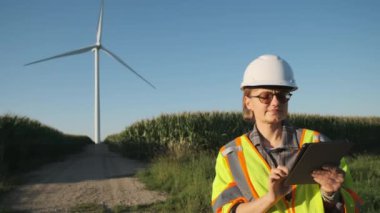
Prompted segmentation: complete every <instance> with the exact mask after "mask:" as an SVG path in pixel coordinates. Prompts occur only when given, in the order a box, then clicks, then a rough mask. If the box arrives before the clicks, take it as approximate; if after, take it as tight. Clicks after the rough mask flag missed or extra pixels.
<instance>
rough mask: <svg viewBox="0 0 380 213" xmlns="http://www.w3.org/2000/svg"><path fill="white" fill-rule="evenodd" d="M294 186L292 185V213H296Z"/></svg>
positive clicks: (295, 187)
mask: <svg viewBox="0 0 380 213" xmlns="http://www.w3.org/2000/svg"><path fill="white" fill-rule="evenodd" d="M296 189H297V186H296V185H292V211H293V212H296Z"/></svg>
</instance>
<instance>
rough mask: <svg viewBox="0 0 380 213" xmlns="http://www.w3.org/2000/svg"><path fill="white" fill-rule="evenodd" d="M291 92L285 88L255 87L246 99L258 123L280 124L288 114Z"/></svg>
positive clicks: (247, 105) (248, 107)
mask: <svg viewBox="0 0 380 213" xmlns="http://www.w3.org/2000/svg"><path fill="white" fill-rule="evenodd" d="M289 94H290V93H289V91H288V90H284V89H269V88H255V89H252V90H251V94H249V95H248V96H245V97H244V100H245V104H246V107H247V109H249V110H251V111H253V113H254V116H255V122H256V123H266V124H278V123H280V122H281V121H283V120H284V119H285V118H286V117H287V115H288V100H289V98H290V95H289Z"/></svg>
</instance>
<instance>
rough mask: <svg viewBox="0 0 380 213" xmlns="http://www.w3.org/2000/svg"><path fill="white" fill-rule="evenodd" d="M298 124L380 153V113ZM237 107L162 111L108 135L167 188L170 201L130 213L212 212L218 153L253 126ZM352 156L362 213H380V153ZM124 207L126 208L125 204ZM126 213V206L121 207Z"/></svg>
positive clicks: (311, 118)
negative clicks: (147, 164) (234, 109)
mask: <svg viewBox="0 0 380 213" xmlns="http://www.w3.org/2000/svg"><path fill="white" fill-rule="evenodd" d="M289 121H290V123H292V124H293V125H295V126H297V127H305V128H309V129H314V130H317V131H320V132H322V133H323V134H325V135H326V136H328V137H329V138H332V139H348V140H350V141H352V142H354V143H355V149H354V153H364V152H372V153H379V151H380V149H379V147H380V145H379V144H378V143H379V142H378V139H376V136H378V131H379V129H380V118H379V117H338V116H320V115H304V114H292V115H290V116H289ZM251 127H252V124H249V123H246V122H244V121H243V120H242V116H241V113H237V112H226V113H223V112H204V113H203V112H197V113H181V114H172V115H161V116H159V117H157V118H155V119H151V120H144V121H140V122H136V123H134V124H133V125H131V126H129V127H128V128H126V129H125V131H123V132H121V133H120V134H115V135H112V136H110V137H108V138H107V139H106V141H107V143H108V144H109V145H110V147H112V149H113V150H117V151H119V152H121V153H123V154H124V155H127V156H129V157H135V158H140V159H147V160H149V159H150V160H151V162H152V163H151V166H150V167H149V168H148V169H146V170H145V171H143V172H141V173H139V174H138V176H139V177H140V179H141V180H143V181H144V182H145V183H146V184H147V185H148V186H149V188H152V189H158V190H163V191H166V192H167V193H168V194H169V198H168V199H167V200H166V201H165V202H161V203H157V204H152V205H147V206H136V207H126V208H125V209H124V210H125V211H126V212H129V211H136V212H141V211H142V212H145V211H147V212H183V211H185V212H186V211H187V212H211V207H210V202H211V195H210V193H211V185H212V180H213V178H214V166H215V165H214V164H215V153H216V152H217V151H218V149H219V148H220V147H221V146H222V145H224V144H225V143H227V142H228V141H230V140H232V139H233V138H235V137H237V136H239V135H241V134H243V133H244V132H247V131H249V129H251ZM355 156H356V157H352V158H349V159H348V161H349V165H350V167H351V173H352V176H353V179H354V183H355V184H356V189H357V192H358V193H359V195H360V196H362V197H363V199H364V200H365V205H364V207H363V212H379V210H380V193H379V192H378V190H377V188H378V185H379V184H380V177H379V176H380V173H379V171H380V168H379V166H378V165H380V158H379V157H378V156H372V155H364V154H359V155H358V154H356V155H355ZM121 209H122V208H121ZM121 212H123V211H121Z"/></svg>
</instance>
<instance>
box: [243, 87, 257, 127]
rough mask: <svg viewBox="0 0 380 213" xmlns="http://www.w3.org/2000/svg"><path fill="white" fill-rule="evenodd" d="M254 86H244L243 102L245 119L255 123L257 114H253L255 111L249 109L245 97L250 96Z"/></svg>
mask: <svg viewBox="0 0 380 213" xmlns="http://www.w3.org/2000/svg"><path fill="white" fill-rule="evenodd" d="M253 89H254V88H253V87H244V88H243V98H242V103H243V119H244V120H245V121H248V122H251V123H254V122H255V115H254V114H253V111H251V110H249V109H248V108H247V106H246V105H245V101H244V97H245V96H247V97H248V96H250V95H251V91H252V90H253Z"/></svg>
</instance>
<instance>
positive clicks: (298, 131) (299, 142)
mask: <svg viewBox="0 0 380 213" xmlns="http://www.w3.org/2000/svg"><path fill="white" fill-rule="evenodd" d="M302 131H303V129H297V130H296V132H297V141H298V146H299V145H300V144H301V143H303V142H302V141H300V140H301V138H302Z"/></svg>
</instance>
